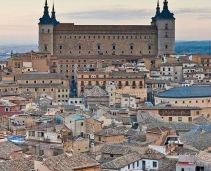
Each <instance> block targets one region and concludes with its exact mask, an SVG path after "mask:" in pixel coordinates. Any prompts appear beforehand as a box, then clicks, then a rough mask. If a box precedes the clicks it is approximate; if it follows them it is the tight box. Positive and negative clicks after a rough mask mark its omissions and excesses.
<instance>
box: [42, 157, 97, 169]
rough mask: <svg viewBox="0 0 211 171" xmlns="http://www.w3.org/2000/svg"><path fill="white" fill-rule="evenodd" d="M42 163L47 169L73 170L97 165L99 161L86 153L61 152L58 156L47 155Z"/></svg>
mask: <svg viewBox="0 0 211 171" xmlns="http://www.w3.org/2000/svg"><path fill="white" fill-rule="evenodd" d="M43 165H44V166H46V167H47V168H48V169H49V170H55V169H57V170H59V171H73V170H75V169H83V168H88V167H94V166H99V163H98V162H96V161H95V160H94V159H92V158H90V157H89V156H87V155H86V154H82V153H81V154H73V155H70V154H67V153H65V154H62V155H58V156H52V157H48V158H47V159H46V160H45V161H44V162H43Z"/></svg>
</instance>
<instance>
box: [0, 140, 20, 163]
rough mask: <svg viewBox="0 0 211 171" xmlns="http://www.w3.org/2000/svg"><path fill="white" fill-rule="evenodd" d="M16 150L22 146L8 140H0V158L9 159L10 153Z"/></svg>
mask: <svg viewBox="0 0 211 171" xmlns="http://www.w3.org/2000/svg"><path fill="white" fill-rule="evenodd" d="M18 151H22V148H20V147H19V146H17V145H15V144H13V143H11V142H9V141H5V142H0V159H10V154H11V153H13V152H18Z"/></svg>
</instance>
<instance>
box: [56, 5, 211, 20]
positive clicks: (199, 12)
mask: <svg viewBox="0 0 211 171" xmlns="http://www.w3.org/2000/svg"><path fill="white" fill-rule="evenodd" d="M172 12H173V13H174V14H175V16H176V15H180V14H188V16H189V17H191V16H192V15H196V16H197V17H198V19H207V18H210V16H211V8H208V7H205V8H180V9H177V10H173V11H172ZM190 14H191V15H190ZM154 15H155V9H124V8H123V9H121V8H118V9H114V8H113V9H104V10H92V11H78V12H71V13H63V14H59V15H58V16H59V17H62V18H71V19H100V20H112V21H115V20H129V19H139V18H142V19H143V18H151V17H153V16H154Z"/></svg>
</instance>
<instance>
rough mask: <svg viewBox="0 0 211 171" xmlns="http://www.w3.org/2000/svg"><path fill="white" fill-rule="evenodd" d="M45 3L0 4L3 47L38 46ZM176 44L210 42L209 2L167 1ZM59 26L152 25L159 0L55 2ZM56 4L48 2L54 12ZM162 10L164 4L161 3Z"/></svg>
mask: <svg viewBox="0 0 211 171" xmlns="http://www.w3.org/2000/svg"><path fill="white" fill-rule="evenodd" d="M44 1H45V0H0V2H1V3H0V44H38V22H39V18H40V17H42V15H43V7H44V3H45V2H44ZM168 1H169V10H170V11H171V12H173V13H174V16H175V18H176V40H211V3H210V0H168ZM54 3H55V10H56V17H57V20H58V21H60V23H75V24H76V25H83V24H86V25H89V24H102V25H114V24H118V25H127V24H129V25H130V24H132V25H149V24H150V22H151V17H153V16H154V15H155V8H156V4H157V0H54ZM52 4H53V0H48V5H49V11H50V12H51V9H52ZM160 7H161V9H162V7H163V0H160Z"/></svg>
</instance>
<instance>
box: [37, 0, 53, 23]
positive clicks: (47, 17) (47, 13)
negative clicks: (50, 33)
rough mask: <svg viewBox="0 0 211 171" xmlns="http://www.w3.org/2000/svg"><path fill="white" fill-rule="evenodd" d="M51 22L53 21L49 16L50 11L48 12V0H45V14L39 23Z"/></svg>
mask: <svg viewBox="0 0 211 171" xmlns="http://www.w3.org/2000/svg"><path fill="white" fill-rule="evenodd" d="M51 23H52V21H51V18H50V16H49V12H48V1H47V0H45V6H44V14H43V16H42V18H40V22H39V24H51Z"/></svg>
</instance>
